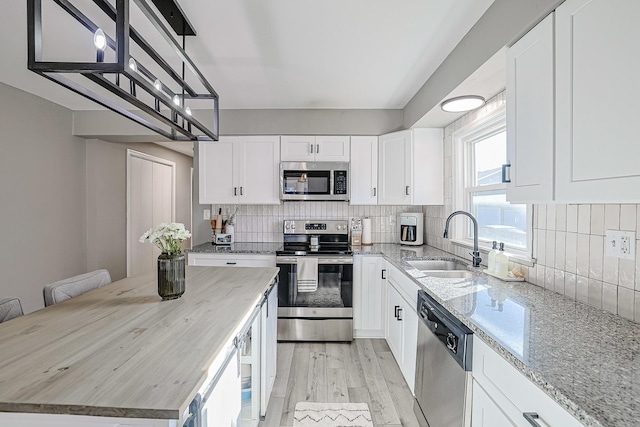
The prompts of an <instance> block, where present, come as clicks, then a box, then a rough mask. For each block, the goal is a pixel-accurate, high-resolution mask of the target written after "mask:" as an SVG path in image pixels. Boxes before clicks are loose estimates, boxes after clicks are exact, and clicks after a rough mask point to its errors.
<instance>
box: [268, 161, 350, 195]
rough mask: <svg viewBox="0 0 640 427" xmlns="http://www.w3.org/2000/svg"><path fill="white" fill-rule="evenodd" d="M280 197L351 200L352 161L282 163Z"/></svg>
mask: <svg viewBox="0 0 640 427" xmlns="http://www.w3.org/2000/svg"><path fill="white" fill-rule="evenodd" d="M280 199H281V200H335V201H348V200H349V163H348V162H282V163H280Z"/></svg>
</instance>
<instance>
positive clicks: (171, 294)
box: [140, 222, 191, 300]
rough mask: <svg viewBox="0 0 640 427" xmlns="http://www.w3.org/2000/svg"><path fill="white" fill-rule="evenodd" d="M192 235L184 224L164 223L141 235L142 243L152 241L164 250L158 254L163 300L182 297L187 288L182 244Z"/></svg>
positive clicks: (159, 283)
mask: <svg viewBox="0 0 640 427" xmlns="http://www.w3.org/2000/svg"><path fill="white" fill-rule="evenodd" d="M190 237H191V233H190V232H189V230H187V229H185V227H184V224H181V223H176V222H172V223H169V224H166V223H162V224H160V225H158V226H156V227H154V228H150V229H149V230H147V231H146V232H145V233H144V234H143V235H142V236H140V243H144V242H146V241H150V242H151V243H153V244H154V245H156V247H157V248H158V249H160V251H161V252H162V253H161V254H160V256H158V295H160V296H161V297H162V299H163V300H169V299H176V298H180V297H181V296H182V294H184V290H185V275H184V255H183V254H182V244H183V243H184V241H185V240H187V239H188V238H190Z"/></svg>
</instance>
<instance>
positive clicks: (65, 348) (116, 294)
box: [0, 267, 278, 426]
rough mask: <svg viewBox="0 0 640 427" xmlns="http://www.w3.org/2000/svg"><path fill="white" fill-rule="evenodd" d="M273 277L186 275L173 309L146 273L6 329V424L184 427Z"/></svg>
mask: <svg viewBox="0 0 640 427" xmlns="http://www.w3.org/2000/svg"><path fill="white" fill-rule="evenodd" d="M277 272H278V270H277V269H276V268H234V269H231V268H225V267H222V268H220V267H187V268H186V292H185V294H184V295H183V296H182V297H181V298H179V299H177V300H170V301H162V300H161V299H160V297H159V296H158V294H157V284H156V283H157V282H156V279H155V275H154V274H147V275H142V276H138V277H133V278H127V279H123V280H120V281H117V282H114V283H112V284H110V285H107V286H104V287H102V288H99V289H96V290H93V291H91V292H89V293H86V294H84V295H82V296H79V297H76V298H72V299H70V300H67V301H65V302H62V303H60V304H57V305H54V306H51V307H48V308H45V309H42V310H39V311H36V312H34V313H31V314H29V315H26V316H23V317H20V318H17V319H14V320H12V321H10V322H6V323H3V324H1V325H0V337H1V340H0V355H1V357H0V425H25V426H27V425H28V426H35V425H57V424H56V423H57V422H60V421H63V423H62V424H60V425H74V424H73V421H74V420H73V417H66V418H64V420H62V419H60V418H58V419H56V416H55V415H47V416H44V417H43V416H42V415H37V414H72V415H74V416H81V417H79V418H78V420H82V421H79V422H80V424H78V425H90V424H89V423H88V422H87V419H86V418H85V417H83V416H90V417H92V418H93V417H95V419H96V420H97V421H96V423H97V424H100V425H102V424H104V423H105V421H106V419H100V418H98V417H113V418H114V419H115V421H112V422H111V424H110V425H121V424H124V425H154V426H178V425H182V424H181V422H182V421H183V418H184V416H185V413H186V412H187V409H188V406H189V404H190V402H191V401H192V399H193V398H194V396H195V395H196V393H197V392H198V391H199V390H200V389H201V387H203V385H204V384H205V382H206V381H207V380H209V379H210V377H211V375H212V373H213V374H215V372H212V370H214V371H215V365H216V364H219V363H221V358H222V357H224V356H225V354H224V353H225V352H226V351H227V350H228V348H229V346H230V345H232V344H233V339H234V337H235V336H236V335H237V334H238V333H239V332H240V331H241V330H242V329H243V327H244V326H245V324H246V323H247V322H248V321H249V320H250V318H251V316H252V315H253V314H254V313H255V310H256V307H259V304H260V303H261V302H262V301H263V299H264V294H265V292H266V291H267V290H268V289H269V287H270V286H271V284H272V283H273V281H274V279H275V278H276V275H277ZM61 417H64V416H62V415H61ZM123 418H127V419H128V418H135V419H138V420H139V421H135V422H134V421H133V420H131V422H126V424H125V423H123V422H122V421H121V419H123ZM118 420H120V421H118ZM143 420H147V421H143ZM154 420H161V422H158V421H154ZM18 421H20V422H21V423H19V422H18ZM16 423H17V424H16Z"/></svg>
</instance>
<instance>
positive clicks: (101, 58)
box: [27, 0, 219, 141]
mask: <svg viewBox="0 0 640 427" xmlns="http://www.w3.org/2000/svg"><path fill="white" fill-rule="evenodd" d="M131 1H133V2H134V3H135V5H136V6H137V7H138V8H139V9H140V11H141V12H142V14H143V15H144V17H145V18H146V19H148V21H149V22H150V23H151V24H152V25H153V27H154V28H155V30H156V31H158V32H159V33H160V35H161V36H162V38H163V39H164V40H165V41H166V42H167V43H168V44H169V46H170V47H171V48H172V51H173V52H174V53H175V54H176V55H177V57H178V58H179V60H180V62H181V65H182V72H181V73H178V72H177V71H176V70H175V69H174V68H173V67H172V66H171V65H169V62H168V61H167V60H166V59H164V58H162V57H161V56H160V55H159V54H158V51H157V50H156V49H154V48H153V47H152V46H151V45H150V44H149V43H148V42H147V40H145V39H144V38H143V37H142V36H141V35H140V33H138V32H137V31H136V30H135V29H134V28H133V27H132V26H131V25H130V21H129V4H130V0H115V7H114V6H112V3H114V2H112V1H111V2H110V1H109V0H93V3H95V5H97V6H98V8H99V10H100V11H101V13H104V14H105V15H106V16H107V17H108V18H109V19H110V20H111V21H113V23H114V24H115V32H114V34H115V38H112V37H110V36H109V35H108V34H107V33H105V29H106V27H104V26H103V27H102V28H101V27H99V26H98V25H97V24H96V23H95V22H94V21H93V20H92V19H90V18H89V17H88V16H87V15H85V14H84V13H83V12H82V11H80V10H79V9H78V8H76V7H75V6H74V5H73V4H71V2H70V1H69V0H53V3H55V4H57V5H58V6H60V8H61V9H62V10H63V11H65V12H66V13H68V14H69V15H70V16H71V17H72V18H73V19H75V20H76V21H77V22H79V23H80V24H81V25H82V26H83V27H84V29H86V30H88V31H87V32H86V35H87V38H91V37H92V38H93V45H94V47H95V49H96V61H95V62H55V61H44V60H42V58H43V52H42V46H43V33H42V28H43V26H42V0H28V1H27V19H28V65H27V68H28V69H29V70H31V71H33V72H35V73H38V74H40V75H42V76H43V77H46V78H48V79H50V80H52V81H54V82H56V83H58V84H60V85H62V86H64V87H66V88H67V89H70V90H72V91H73V92H75V93H77V94H79V95H82V96H84V97H86V98H89V99H91V100H92V101H95V102H97V103H98V104H100V105H102V106H104V107H106V108H109V109H110V110H112V111H115V112H116V113H118V114H121V115H122V116H124V117H127V118H129V119H131V120H133V121H135V122H136V123H139V124H141V125H142V126H145V127H146V128H148V129H151V130H152V131H154V132H157V133H159V134H160V135H162V136H164V137H166V138H169V139H172V140H176V141H194V140H200V141H202V140H209V141H211V140H213V141H217V140H218V128H219V126H218V117H219V112H218V94H217V93H216V91H215V90H214V89H213V87H212V86H211V84H210V83H209V82H208V81H207V80H206V79H205V78H204V76H203V75H202V73H201V72H200V70H198V68H197V67H196V65H195V63H194V62H193V61H192V60H191V58H190V57H189V56H188V55H187V53H186V51H185V36H187V35H192V36H195V31H194V30H193V28H192V27H191V25H190V23H189V22H188V20H187V18H186V17H185V16H184V14H183V13H182V10H181V8H180V7H179V6H178V5H177V4H176V3H175V2H174V1H175V0H163V1H158V0H153V1H154V3H155V5H156V7H157V9H158V11H159V12H160V13H161V14H162V15H163V17H164V18H165V19H166V20H167V22H168V23H169V25H170V26H171V28H172V29H173V30H174V32H175V33H176V34H177V35H179V36H182V46H180V44H179V43H178V42H177V41H176V40H175V38H174V37H173V36H172V35H171V34H170V30H169V28H167V26H166V25H165V24H164V23H163V22H162V21H161V18H160V17H159V16H158V15H157V14H156V12H155V11H154V10H153V9H152V8H151V7H150V6H149V4H147V2H146V0H131ZM98 18H99V20H101V21H104V17H103V16H100V17H98ZM55 24H57V25H63V24H60V23H58V22H55ZM103 28H104V29H103ZM131 41H133V42H134V43H135V44H136V45H137V46H138V47H139V48H140V50H141V52H144V55H145V58H150V59H149V62H148V63H146V64H145V65H143V63H142V62H141V58H137V59H134V58H133V57H132V56H131V54H130V42H131ZM105 51H106V52H105ZM110 51H112V52H113V53H114V54H115V61H113V62H106V61H105V53H107V52H108V53H109V54H111V52H110ZM174 63H175V61H174ZM185 67H187V68H188V69H189V70H190V71H191V73H192V74H193V75H194V76H195V79H194V80H195V81H196V82H197V83H198V84H199V85H200V86H201V87H202V88H204V89H203V90H201V92H205V93H197V92H196V90H195V89H194V88H193V84H189V83H187V81H186V80H185V76H184V73H185ZM151 69H156V70H157V73H163V74H164V76H166V79H165V77H162V81H161V80H160V78H159V77H158V76H157V75H156V73H153V72H152V71H150V70H151ZM65 74H75V75H81V76H84V77H86V78H87V79H88V81H91V82H93V83H94V84H96V85H98V86H100V87H101V88H103V89H106V90H107V91H109V92H110V93H111V94H114V95H116V96H118V97H119V98H121V99H122V100H124V101H126V103H127V104H128V105H130V106H131V107H133V108H132V109H131V110H129V109H127V108H123V107H122V106H120V105H118V104H116V102H114V101H113V100H111V99H109V98H108V97H106V96H103V95H101V94H99V93H97V92H95V91H94V90H92V89H91V88H90V87H87V86H85V85H83V84H80V83H78V81H77V80H78V79H75V80H74V79H72V78H70V77H67V76H65ZM121 78H123V79H128V80H129V85H128V87H127V85H126V82H125V84H124V85H123V86H125V87H127V89H128V90H126V89H124V88H123V87H121V83H120V82H121ZM136 87H139V88H141V89H143V91H140V92H143V93H144V95H145V96H144V97H142V96H141V97H138V96H137V94H136ZM172 88H173V89H174V90H172ZM100 90H102V89H100ZM100 90H99V91H100ZM149 95H150V96H149ZM149 99H152V100H153V101H152V102H151V104H153V105H149ZM200 100H205V101H206V102H209V103H213V106H212V107H213V108H212V109H213V126H212V127H211V129H210V128H208V127H207V126H205V125H204V124H203V123H201V122H200V121H198V120H197V119H196V118H194V117H193V115H192V114H191V108H190V107H188V106H186V105H185V104H188V103H192V102H196V101H200ZM140 112H144V114H140ZM192 127H193V128H196V129H198V131H199V132H197V134H196V133H194V132H192ZM202 134H204V135H202Z"/></svg>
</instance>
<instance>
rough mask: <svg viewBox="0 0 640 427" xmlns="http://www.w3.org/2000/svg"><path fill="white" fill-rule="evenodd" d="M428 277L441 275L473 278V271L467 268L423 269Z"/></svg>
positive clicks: (444, 277) (441, 276) (442, 276)
mask: <svg viewBox="0 0 640 427" xmlns="http://www.w3.org/2000/svg"><path fill="white" fill-rule="evenodd" d="M422 274H424V275H425V276H426V277H440V278H442V279H471V278H473V273H472V272H470V271H467V270H423V271H422Z"/></svg>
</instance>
